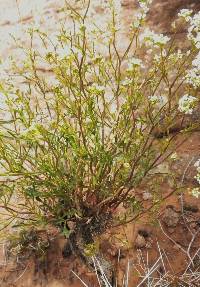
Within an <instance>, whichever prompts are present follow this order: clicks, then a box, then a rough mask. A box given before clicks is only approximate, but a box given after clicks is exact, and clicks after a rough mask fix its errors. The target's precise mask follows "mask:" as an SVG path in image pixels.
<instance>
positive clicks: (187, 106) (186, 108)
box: [178, 94, 197, 115]
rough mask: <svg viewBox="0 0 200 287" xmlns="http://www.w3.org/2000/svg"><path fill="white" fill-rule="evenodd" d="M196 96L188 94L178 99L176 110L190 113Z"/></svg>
mask: <svg viewBox="0 0 200 287" xmlns="http://www.w3.org/2000/svg"><path fill="white" fill-rule="evenodd" d="M196 101H197V98H195V97H193V96H190V95H188V94H186V95H184V96H183V97H182V98H180V99H179V102H178V110H179V111H180V112H182V113H184V114H189V115H190V114H192V112H193V109H194V106H195V103H196Z"/></svg>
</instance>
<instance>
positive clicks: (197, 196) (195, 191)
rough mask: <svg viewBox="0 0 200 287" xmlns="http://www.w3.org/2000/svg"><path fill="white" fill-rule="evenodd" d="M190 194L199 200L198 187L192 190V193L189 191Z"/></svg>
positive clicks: (199, 192) (199, 191)
mask: <svg viewBox="0 0 200 287" xmlns="http://www.w3.org/2000/svg"><path fill="white" fill-rule="evenodd" d="M191 194H192V195H193V196H194V197H196V198H199V196H200V190H199V188H198V187H195V188H193V189H192V191H191Z"/></svg>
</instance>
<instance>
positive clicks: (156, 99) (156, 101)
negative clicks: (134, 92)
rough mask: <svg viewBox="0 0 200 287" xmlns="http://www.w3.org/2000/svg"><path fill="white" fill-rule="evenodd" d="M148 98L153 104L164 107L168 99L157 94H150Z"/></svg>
mask: <svg viewBox="0 0 200 287" xmlns="http://www.w3.org/2000/svg"><path fill="white" fill-rule="evenodd" d="M148 99H149V101H150V102H151V103H152V104H153V105H158V106H159V107H160V108H161V107H163V106H164V105H165V104H166V103H167V101H168V100H167V97H165V96H156V95H153V96H150V97H148Z"/></svg>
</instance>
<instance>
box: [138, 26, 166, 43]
mask: <svg viewBox="0 0 200 287" xmlns="http://www.w3.org/2000/svg"><path fill="white" fill-rule="evenodd" d="M140 40H141V41H142V42H143V41H144V42H145V44H147V45H154V46H161V47H162V46H164V45H166V44H167V43H168V42H169V40H170V38H169V37H167V36H164V35H163V34H157V33H155V32H154V31H151V30H150V29H148V28H147V29H145V31H144V33H143V34H142V35H141V36H140Z"/></svg>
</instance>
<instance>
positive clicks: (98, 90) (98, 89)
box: [89, 83, 105, 94]
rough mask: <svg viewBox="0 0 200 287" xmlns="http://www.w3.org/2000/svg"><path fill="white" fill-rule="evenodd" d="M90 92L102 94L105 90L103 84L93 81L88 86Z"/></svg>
mask: <svg viewBox="0 0 200 287" xmlns="http://www.w3.org/2000/svg"><path fill="white" fill-rule="evenodd" d="M89 90H90V92H92V93H95V94H102V93H104V92H105V87H104V86H100V85H98V84H96V83H93V84H92V85H91V86H90V87H89Z"/></svg>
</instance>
